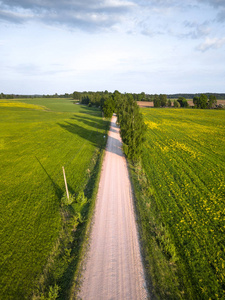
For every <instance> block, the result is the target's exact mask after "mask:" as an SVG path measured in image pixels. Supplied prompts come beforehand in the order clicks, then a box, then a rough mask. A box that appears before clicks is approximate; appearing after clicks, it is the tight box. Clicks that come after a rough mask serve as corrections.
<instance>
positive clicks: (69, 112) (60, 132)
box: [0, 99, 108, 299]
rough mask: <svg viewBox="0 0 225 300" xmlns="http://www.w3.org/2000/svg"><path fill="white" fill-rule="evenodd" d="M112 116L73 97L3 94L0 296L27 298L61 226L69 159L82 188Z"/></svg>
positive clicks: (72, 186) (72, 177) (74, 182)
mask: <svg viewBox="0 0 225 300" xmlns="http://www.w3.org/2000/svg"><path fill="white" fill-rule="evenodd" d="M107 126H108V122H107V121H104V120H103V119H102V117H101V112H100V111H99V110H97V109H94V108H88V107H84V106H80V105H75V104H73V102H72V101H71V100H68V99H26V100H25V99H24V100H8V101H7V100H0V128H1V130H0V172H1V174H0V198H1V202H0V270H1V272H0V299H28V298H29V297H30V296H31V294H32V290H33V287H34V284H35V282H36V281H37V280H38V278H39V276H40V274H41V272H42V270H43V267H44V265H45V264H46V261H47V258H48V255H49V253H50V252H51V250H52V247H53V244H54V243H55V241H56V239H57V237H58V233H59V231H60V229H61V217H60V199H61V197H62V194H63V193H64V191H65V187H64V181H63V174H62V166H64V167H65V171H66V175H67V182H68V186H69V190H70V192H71V193H78V192H79V191H82V190H83V189H84V187H85V185H86V184H87V181H88V179H89V177H90V174H89V173H90V170H89V166H90V164H91V160H92V157H93V155H94V153H95V152H96V151H97V149H98V148H100V147H101V146H103V145H104V134H105V130H106V129H107Z"/></svg>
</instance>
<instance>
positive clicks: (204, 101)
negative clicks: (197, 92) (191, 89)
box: [197, 94, 208, 109]
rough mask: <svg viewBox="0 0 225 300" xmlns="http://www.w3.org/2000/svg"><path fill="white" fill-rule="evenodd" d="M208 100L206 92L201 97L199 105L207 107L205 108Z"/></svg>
mask: <svg viewBox="0 0 225 300" xmlns="http://www.w3.org/2000/svg"><path fill="white" fill-rule="evenodd" d="M207 102H208V98H207V96H206V95H204V94H201V96H200V97H199V105H198V106H197V107H199V108H202V109H205V108H207Z"/></svg>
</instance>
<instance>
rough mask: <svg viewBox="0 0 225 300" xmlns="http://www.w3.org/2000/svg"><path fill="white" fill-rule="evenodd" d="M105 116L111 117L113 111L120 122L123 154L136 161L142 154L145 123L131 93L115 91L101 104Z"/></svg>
mask: <svg viewBox="0 0 225 300" xmlns="http://www.w3.org/2000/svg"><path fill="white" fill-rule="evenodd" d="M102 109H103V112H104V114H105V116H106V117H111V116H112V114H113V112H114V111H115V112H116V114H117V121H118V123H119V124H120V134H121V138H122V141H123V151H124V153H125V155H126V156H127V157H128V158H129V159H131V160H133V161H137V160H138V159H139V158H140V156H141V154H142V147H143V143H144V140H145V132H146V129H147V128H146V125H145V123H144V119H143V115H142V114H141V113H140V108H139V106H138V105H137V102H136V101H135V100H134V97H133V95H132V94H125V95H123V94H121V93H119V92H118V91H115V92H114V93H113V94H112V95H110V97H109V98H108V99H107V100H105V102H104V104H103V108H102Z"/></svg>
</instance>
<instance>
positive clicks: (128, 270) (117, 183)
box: [78, 116, 148, 300]
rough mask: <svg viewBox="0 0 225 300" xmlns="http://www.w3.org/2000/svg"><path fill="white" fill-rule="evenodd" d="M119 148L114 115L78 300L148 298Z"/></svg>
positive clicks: (131, 199)
mask: <svg viewBox="0 0 225 300" xmlns="http://www.w3.org/2000/svg"><path fill="white" fill-rule="evenodd" d="M121 146H122V143H121V138H120V133H119V128H118V126H117V124H116V117H115V116H113V118H112V120H111V127H110V131H109V136H108V142H107V148H106V154H105V158H104V162H103V169H102V172H101V178H100V184H99V190H98V198H97V203H96V210H95V214H94V220H93V227H92V233H91V241H90V249H89V252H88V255H87V261H86V264H85V270H84V271H83V282H82V285H81V291H80V292H79V295H78V299H83V300H91V299H93V300H96V299H102V300H107V299H116V300H119V299H121V300H122V299H123V300H124V299H129V300H131V299H135V300H137V299H148V294H147V291H146V288H145V286H146V284H145V278H144V271H143V265H142V260H141V255H140V246H139V241H138V233H137V226H136V220H135V213H134V206H133V198H132V191H131V184H130V180H129V174H128V169H127V162H126V159H125V157H124V155H123V153H122V150H121Z"/></svg>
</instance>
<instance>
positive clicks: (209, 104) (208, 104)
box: [193, 94, 217, 109]
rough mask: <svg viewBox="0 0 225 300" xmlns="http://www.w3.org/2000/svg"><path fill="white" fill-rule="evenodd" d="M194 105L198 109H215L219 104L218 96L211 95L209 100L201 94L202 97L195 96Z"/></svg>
mask: <svg viewBox="0 0 225 300" xmlns="http://www.w3.org/2000/svg"><path fill="white" fill-rule="evenodd" d="M193 103H194V105H195V106H196V107H197V108H203V109H204V108H215V107H216V104H217V100H216V96H215V95H209V98H208V97H207V96H206V95H204V94H201V96H200V97H197V96H195V97H194V98H193Z"/></svg>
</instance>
